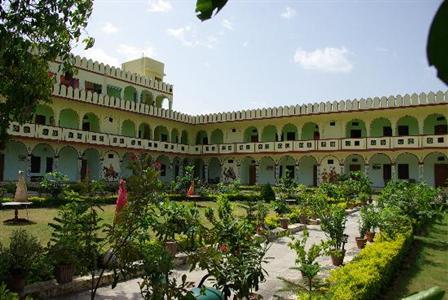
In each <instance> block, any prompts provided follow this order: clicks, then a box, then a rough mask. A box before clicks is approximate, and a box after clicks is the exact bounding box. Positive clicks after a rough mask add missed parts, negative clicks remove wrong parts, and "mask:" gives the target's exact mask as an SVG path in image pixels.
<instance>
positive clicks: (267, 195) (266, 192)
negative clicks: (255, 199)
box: [261, 183, 275, 202]
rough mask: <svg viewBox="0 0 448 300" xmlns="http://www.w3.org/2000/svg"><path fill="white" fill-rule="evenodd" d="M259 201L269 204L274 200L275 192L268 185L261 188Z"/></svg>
mask: <svg viewBox="0 0 448 300" xmlns="http://www.w3.org/2000/svg"><path fill="white" fill-rule="evenodd" d="M261 199H262V200H264V201H266V202H270V201H273V200H275V192H274V190H273V189H272V186H271V185H270V184H269V183H268V184H265V185H263V186H262V188H261Z"/></svg>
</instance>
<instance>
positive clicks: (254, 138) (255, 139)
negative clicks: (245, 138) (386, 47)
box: [250, 135, 258, 143]
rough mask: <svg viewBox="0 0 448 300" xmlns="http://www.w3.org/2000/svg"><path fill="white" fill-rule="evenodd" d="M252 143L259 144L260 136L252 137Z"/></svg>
mask: <svg viewBox="0 0 448 300" xmlns="http://www.w3.org/2000/svg"><path fill="white" fill-rule="evenodd" d="M250 142H251V143H258V135H252V136H251V137H250Z"/></svg>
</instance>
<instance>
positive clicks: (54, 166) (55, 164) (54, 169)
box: [53, 155, 59, 171]
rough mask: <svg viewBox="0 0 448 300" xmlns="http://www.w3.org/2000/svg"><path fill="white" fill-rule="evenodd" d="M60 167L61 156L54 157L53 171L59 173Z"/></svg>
mask: <svg viewBox="0 0 448 300" xmlns="http://www.w3.org/2000/svg"><path fill="white" fill-rule="evenodd" d="M58 167H59V155H55V156H54V157H53V171H58Z"/></svg>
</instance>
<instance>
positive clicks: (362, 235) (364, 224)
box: [355, 206, 370, 249]
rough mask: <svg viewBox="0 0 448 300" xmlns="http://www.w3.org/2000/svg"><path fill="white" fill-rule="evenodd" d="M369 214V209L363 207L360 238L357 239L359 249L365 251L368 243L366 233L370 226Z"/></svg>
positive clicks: (359, 225) (359, 222)
mask: <svg viewBox="0 0 448 300" xmlns="http://www.w3.org/2000/svg"><path fill="white" fill-rule="evenodd" d="M367 214H368V212H367V207H366V206H363V207H362V208H361V213H360V219H359V220H358V229H359V236H357V237H355V240H356V246H358V249H363V248H364V247H365V246H366V243H367V238H366V233H367V231H368V230H369V226H370V224H369V219H368V215H367Z"/></svg>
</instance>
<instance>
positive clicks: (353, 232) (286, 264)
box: [59, 213, 359, 300]
mask: <svg viewBox="0 0 448 300" xmlns="http://www.w3.org/2000/svg"><path fill="white" fill-rule="evenodd" d="M358 218H359V213H354V214H352V215H349V216H348V221H347V228H346V230H345V233H346V234H348V235H349V238H348V244H347V245H346V250H347V254H346V258H345V260H344V261H345V262H349V261H350V260H351V259H352V258H353V257H354V256H355V255H356V254H357V253H358V252H359V250H358V249H357V247H356V243H355V236H357V235H358ZM308 230H309V233H310V238H309V240H308V245H310V244H312V243H318V242H320V241H321V240H323V239H326V238H325V235H324V233H323V232H322V231H321V230H320V226H312V225H309V226H308ZM297 236H301V233H298V234H297ZM289 242H290V238H288V237H283V238H280V239H277V240H276V241H275V242H273V243H271V247H270V248H269V251H268V253H267V257H272V259H271V260H270V261H269V263H268V264H266V266H265V268H266V271H267V272H268V277H267V279H266V281H265V282H264V283H262V284H261V286H260V290H259V291H258V293H260V294H261V295H262V296H263V297H264V299H266V300H269V299H275V298H274V295H275V294H278V293H277V291H278V290H279V289H280V288H281V287H282V281H281V280H280V279H278V277H279V276H282V277H285V278H287V279H292V280H297V279H299V278H300V274H299V272H298V271H296V270H291V269H290V268H291V267H293V266H294V262H295V253H294V252H293V251H292V250H290V249H289V247H288V243H289ZM318 261H319V263H320V264H321V265H322V266H323V272H322V274H321V275H322V276H326V275H327V274H328V272H329V270H330V269H332V268H334V267H333V266H332V265H331V260H330V257H327V256H325V257H321V258H319V259H318ZM182 274H187V276H188V277H187V280H188V281H191V282H194V283H196V284H197V283H198V282H199V281H200V279H201V278H202V277H203V276H204V275H205V272H203V271H197V270H195V271H193V272H188V271H187V270H183V269H176V275H177V276H180V275H182ZM140 280H141V279H134V280H130V281H126V282H122V283H120V284H118V286H117V287H116V288H115V289H110V287H104V288H101V289H99V291H98V296H97V299H115V300H121V299H123V300H124V299H141V296H140V291H139V286H138V282H139V281H140ZM208 285H211V283H209V284H208ZM59 299H61V300H62V299H69V300H75V299H81V300H82V299H86V300H87V299H90V296H89V292H88V291H87V292H83V293H80V294H76V295H72V296H69V297H66V296H65V297H63V298H62V297H61V298H59Z"/></svg>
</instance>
